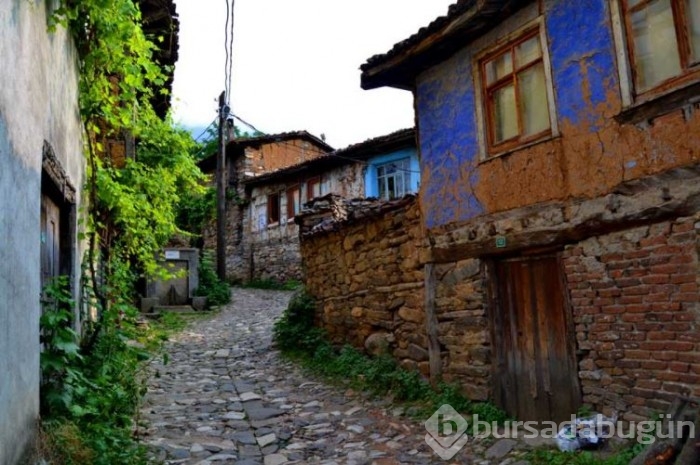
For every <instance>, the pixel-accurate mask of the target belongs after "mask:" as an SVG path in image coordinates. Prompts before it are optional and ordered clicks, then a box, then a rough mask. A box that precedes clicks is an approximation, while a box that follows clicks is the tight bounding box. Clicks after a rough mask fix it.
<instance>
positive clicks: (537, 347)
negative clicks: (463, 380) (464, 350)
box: [491, 255, 581, 421]
mask: <svg viewBox="0 0 700 465" xmlns="http://www.w3.org/2000/svg"><path fill="white" fill-rule="evenodd" d="M491 277H492V283H493V285H492V288H491V297H492V302H493V311H492V312H491V314H492V323H493V344H494V347H493V348H494V355H495V360H494V361H495V362H496V367H495V398H496V401H497V402H498V403H499V404H500V406H501V407H502V408H503V409H504V410H506V411H507V412H508V413H509V414H511V415H513V416H515V417H516V418H517V419H519V420H524V421H543V420H553V421H563V420H567V419H569V418H570V415H571V414H572V413H576V410H577V409H578V407H579V406H580V402H581V392H580V387H579V383H578V372H577V367H576V359H575V356H574V341H573V339H572V338H573V331H572V328H571V316H570V308H569V306H568V304H567V300H566V297H565V294H564V285H563V278H562V273H561V267H560V264H559V261H558V259H557V257H556V255H547V256H536V257H523V258H514V259H508V260H500V261H495V262H494V263H493V270H492V274H491ZM494 281H495V282H494Z"/></svg>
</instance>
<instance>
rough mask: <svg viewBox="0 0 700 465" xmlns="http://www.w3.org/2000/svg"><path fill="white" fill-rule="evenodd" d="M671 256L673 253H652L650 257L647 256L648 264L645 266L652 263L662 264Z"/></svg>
mask: <svg viewBox="0 0 700 465" xmlns="http://www.w3.org/2000/svg"><path fill="white" fill-rule="evenodd" d="M671 258H673V255H654V256H652V257H649V259H648V261H649V263H648V265H646V266H648V267H649V266H652V265H663V264H665V263H668V262H669V261H670V260H671Z"/></svg>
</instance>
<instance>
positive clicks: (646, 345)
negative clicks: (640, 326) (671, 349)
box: [639, 341, 666, 350]
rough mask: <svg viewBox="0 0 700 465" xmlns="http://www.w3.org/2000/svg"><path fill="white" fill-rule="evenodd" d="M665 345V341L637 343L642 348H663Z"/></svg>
mask: <svg viewBox="0 0 700 465" xmlns="http://www.w3.org/2000/svg"><path fill="white" fill-rule="evenodd" d="M665 346H666V342H665V341H652V342H642V343H641V344H639V348H640V349H643V350H663V349H664V347H665Z"/></svg>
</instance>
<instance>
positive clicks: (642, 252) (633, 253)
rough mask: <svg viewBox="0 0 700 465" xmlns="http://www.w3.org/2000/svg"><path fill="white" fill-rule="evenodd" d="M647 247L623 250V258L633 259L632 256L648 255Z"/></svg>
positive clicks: (642, 256) (641, 256)
mask: <svg viewBox="0 0 700 465" xmlns="http://www.w3.org/2000/svg"><path fill="white" fill-rule="evenodd" d="M649 253H650V251H649V249H640V250H634V251H631V252H625V254H624V258H625V259H626V260H630V259H634V258H644V257H648V256H649Z"/></svg>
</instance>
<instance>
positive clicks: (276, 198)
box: [267, 193, 280, 224]
mask: <svg viewBox="0 0 700 465" xmlns="http://www.w3.org/2000/svg"><path fill="white" fill-rule="evenodd" d="M279 221H280V195H279V193H274V194H269V195H268V196H267V224H275V223H279Z"/></svg>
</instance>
